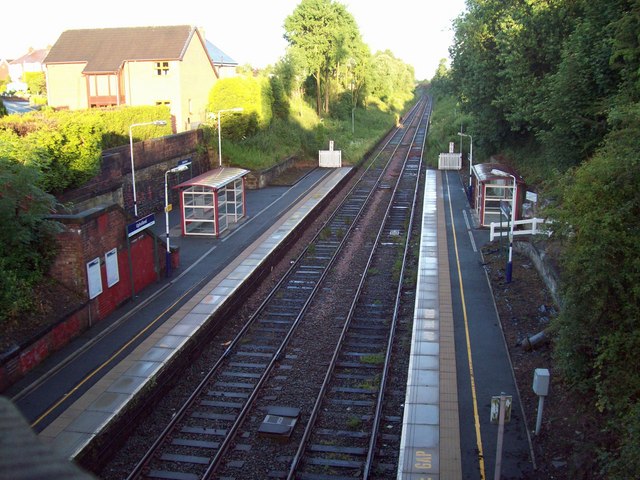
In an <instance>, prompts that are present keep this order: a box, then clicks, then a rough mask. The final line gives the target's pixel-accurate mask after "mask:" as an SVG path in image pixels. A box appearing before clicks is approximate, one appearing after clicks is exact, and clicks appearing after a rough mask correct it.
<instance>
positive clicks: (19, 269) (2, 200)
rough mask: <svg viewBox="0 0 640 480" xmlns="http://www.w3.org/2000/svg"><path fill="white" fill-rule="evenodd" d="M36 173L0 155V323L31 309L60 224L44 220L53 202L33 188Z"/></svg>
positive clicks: (52, 199) (51, 258)
mask: <svg viewBox="0 0 640 480" xmlns="http://www.w3.org/2000/svg"><path fill="white" fill-rule="evenodd" d="M37 176H38V172H37V171H36V170H35V169H33V168H31V167H27V166H23V165H20V164H18V163H15V162H12V161H10V160H8V159H6V158H5V157H3V156H1V155H0V192H1V193H0V224H2V226H3V227H2V228H1V229H0V245H2V247H3V254H2V255H1V256H0V320H5V319H6V318H8V317H11V316H14V315H16V314H17V313H18V312H22V311H26V310H28V309H29V307H30V301H31V289H32V288H33V286H34V285H36V284H37V283H38V282H39V281H40V280H41V279H42V278H43V276H44V275H45V274H46V272H47V271H48V269H49V267H50V265H51V262H52V260H53V258H54V257H55V253H56V248H55V246H56V244H55V240H54V234H55V233H56V232H57V231H59V229H60V228H61V227H60V225H59V224H58V223H56V222H53V221H51V220H47V218H46V217H47V215H48V214H49V213H50V212H51V210H52V209H53V207H54V206H55V203H56V202H55V199H54V198H53V197H52V196H51V195H48V194H46V193H44V192H43V191H42V190H41V189H39V188H38V187H36V186H35V185H36V183H37Z"/></svg>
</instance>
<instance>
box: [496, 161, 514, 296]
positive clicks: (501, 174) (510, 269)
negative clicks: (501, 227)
mask: <svg viewBox="0 0 640 480" xmlns="http://www.w3.org/2000/svg"><path fill="white" fill-rule="evenodd" d="M491 174H492V175H498V176H499V177H511V178H513V192H511V198H512V200H511V227H510V229H509V260H508V261H507V271H506V277H507V283H511V275H512V273H513V262H512V260H513V226H514V224H515V222H516V190H517V188H518V185H517V182H516V176H515V175H512V174H510V173H507V172H503V171H502V170H498V169H496V168H494V169H493V170H491Z"/></svg>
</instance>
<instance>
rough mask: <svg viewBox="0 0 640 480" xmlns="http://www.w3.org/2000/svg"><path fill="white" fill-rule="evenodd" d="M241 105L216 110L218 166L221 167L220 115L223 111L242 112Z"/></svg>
mask: <svg viewBox="0 0 640 480" xmlns="http://www.w3.org/2000/svg"><path fill="white" fill-rule="evenodd" d="M243 110H244V109H243V108H242V107H236V108H227V109H225V110H218V159H219V163H220V168H222V131H221V130H220V115H221V114H222V113H224V112H242V111H243Z"/></svg>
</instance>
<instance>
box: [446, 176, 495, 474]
mask: <svg viewBox="0 0 640 480" xmlns="http://www.w3.org/2000/svg"><path fill="white" fill-rule="evenodd" d="M444 176H445V178H446V179H447V194H448V196H449V213H450V214H451V231H452V232H453V248H454V249H455V252H456V264H457V267H458V280H459V282H460V298H461V301H462V316H463V318H464V333H465V337H466V341H467V358H468V360H469V376H470V379H471V397H472V400H473V419H474V422H475V427H476V443H477V447H478V461H479V467H480V478H481V479H482V480H484V478H485V472H484V451H483V449H482V437H481V436H480V416H479V415H478V399H477V397H476V381H475V375H474V373H473V358H472V356H471V339H470V336H469V319H468V317H467V305H466V301H465V298H464V286H463V285H462V269H461V268H460V256H459V254H458V239H457V236H456V226H455V223H454V220H453V206H452V205H451V189H450V188H449V177H448V175H446V174H445V175H444Z"/></svg>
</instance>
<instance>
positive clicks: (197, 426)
mask: <svg viewBox="0 0 640 480" xmlns="http://www.w3.org/2000/svg"><path fill="white" fill-rule="evenodd" d="M423 102H424V101H423ZM425 109H427V105H426V104H423V103H419V104H418V105H417V106H416V107H415V108H414V109H413V110H412V111H411V112H410V114H408V115H407V119H406V122H407V123H408V124H410V125H411V126H409V127H408V128H406V129H397V130H396V132H394V134H393V135H392V136H391V137H390V138H389V140H388V141H387V142H386V143H385V144H384V146H383V148H382V149H381V150H380V152H379V153H378V154H377V155H376V156H375V157H374V159H373V160H372V161H371V162H370V163H369V165H368V167H367V169H366V170H365V172H364V173H363V174H362V176H361V177H360V179H359V181H358V182H357V183H356V185H355V186H354V187H353V189H352V190H351V191H350V192H349V193H348V194H347V196H346V198H345V200H344V201H343V202H342V203H341V204H340V206H339V207H338V208H337V210H336V212H335V213H334V214H333V215H332V216H331V218H330V219H329V220H328V221H327V222H326V223H325V225H324V226H323V227H322V229H321V230H320V232H319V233H318V235H316V237H315V238H314V240H313V241H312V242H311V243H310V244H309V246H308V247H307V248H306V250H305V251H304V252H303V254H302V255H300V257H298V259H297V260H296V261H295V262H294V263H293V265H292V266H291V268H290V269H289V271H288V272H287V274H286V275H285V276H284V277H283V278H282V280H281V281H280V282H279V283H278V284H277V285H276V287H275V288H274V289H273V290H272V292H271V293H270V294H269V295H268V297H267V299H266V300H265V301H264V302H263V303H262V305H261V306H260V307H259V308H258V310H257V311H256V313H255V314H254V315H252V317H251V318H250V319H249V321H248V322H247V323H246V325H245V326H244V328H243V329H242V330H241V332H240V333H239V334H238V335H237V336H236V337H235V338H234V339H233V340H232V341H231V342H230V344H229V346H228V347H227V349H226V351H225V353H224V355H223V356H222V357H221V358H220V359H219V360H218V361H217V362H216V363H215V364H214V365H213V367H212V368H211V370H210V371H209V372H208V374H207V375H206V376H205V377H204V379H203V380H202V382H201V383H200V385H199V386H198V387H197V389H196V390H195V391H194V392H193V394H192V395H191V396H190V397H189V399H188V400H187V401H186V402H185V404H184V405H183V407H182V408H181V409H180V410H179V411H178V412H176V415H175V416H174V417H173V419H172V421H171V422H170V424H169V425H167V427H166V428H165V429H164V431H163V432H162V434H161V435H160V436H159V437H158V439H157V440H156V441H155V442H154V443H153V445H152V447H151V448H150V449H149V450H148V452H147V453H146V454H145V455H144V457H143V458H142V459H141V460H140V461H139V462H138V464H137V465H136V467H135V468H134V469H133V471H132V472H131V473H130V475H129V477H128V478H130V479H133V478H172V479H196V478H211V477H212V476H213V475H214V472H216V470H217V469H219V468H220V467H221V465H222V464H224V463H225V462H227V464H226V465H227V467H229V465H228V460H227V459H225V454H226V453H227V452H228V451H230V448H231V447H232V446H233V451H237V450H238V445H237V443H238V441H237V437H238V433H239V432H240V431H241V428H242V425H243V423H245V422H247V421H248V419H249V418H250V415H252V412H254V413H253V415H254V416H255V403H256V401H257V400H258V398H259V397H260V395H261V392H263V391H264V390H265V388H266V387H267V384H268V380H269V378H270V377H272V376H273V373H274V371H276V370H277V369H278V368H279V367H280V366H281V364H282V362H283V361H284V360H286V359H287V358H290V357H291V355H290V354H288V353H287V352H288V350H290V349H289V348H288V347H289V345H290V343H291V341H292V338H294V336H295V335H296V332H297V330H298V328H299V326H300V324H301V323H302V322H303V319H304V318H305V315H306V314H307V313H308V311H309V309H310V308H311V305H312V304H313V302H314V299H316V298H317V296H318V292H319V291H321V290H322V288H324V287H323V285H324V283H323V282H324V281H325V279H326V277H327V275H328V274H330V272H331V269H332V266H333V265H334V263H335V262H336V259H337V258H338V257H339V255H340V252H341V251H343V249H344V248H345V245H348V244H349V242H350V241H351V238H352V237H353V236H354V232H355V231H356V230H357V228H358V225H359V219H360V218H361V217H362V215H363V212H365V211H366V209H367V208H368V204H369V203H370V201H371V198H372V196H373V194H374V192H375V191H376V190H378V189H389V190H392V189H393V190H394V191H396V192H398V188H397V187H396V186H395V185H391V183H390V182H388V180H386V178H388V177H389V170H390V169H392V168H397V167H396V166H395V164H394V162H392V160H394V159H397V158H398V157H403V158H405V159H406V158H409V161H407V162H406V166H405V167H404V169H403V171H402V172H401V173H402V174H400V173H398V175H399V177H400V178H403V180H402V182H404V177H405V176H407V177H412V178H413V179H414V181H415V178H417V176H418V173H419V170H420V167H419V166H415V165H414V163H413V162H415V159H414V160H411V158H412V157H416V147H415V146H414V144H413V140H415V138H419V137H420V133H419V132H420V129H421V125H423V124H424V125H426V122H425V120H424V118H425ZM424 129H425V131H426V126H425V127H424ZM408 135H410V136H411V138H410V139H411V141H408V140H407V136H408ZM422 135H423V136H422V143H424V134H422ZM419 153H420V155H418V156H419V157H420V158H421V153H422V152H421V150H420V152H419ZM403 163H404V162H403ZM385 175H386V177H385ZM392 176H393V175H392ZM383 179H385V180H384V181H383ZM402 182H401V183H402ZM401 190H403V189H401ZM403 195H404V194H397V196H396V195H394V196H393V197H394V198H397V203H392V204H390V207H389V209H388V215H385V218H387V219H388V221H387V222H385V228H386V230H384V231H382V232H383V233H380V234H379V238H378V240H377V241H376V242H374V245H377V246H378V247H380V246H382V247H386V248H388V249H397V247H396V246H395V245H397V243H398V240H399V239H401V238H402V242H404V243H406V235H403V234H401V233H400V232H402V231H403V229H404V230H406V228H407V221H406V220H404V219H402V218H399V217H398V218H396V214H397V213H398V214H399V213H400V212H403V213H404V214H405V215H406V214H407V212H406V210H407V208H408V207H407V206H406V202H405V203H402V202H403V200H400V199H401V198H403ZM409 216H410V215H409ZM392 218H393V220H391V219H392ZM390 222H392V223H390ZM384 232H386V233H384ZM387 257H390V255H389V254H384V253H383V254H382V255H380V258H381V260H380V261H382V259H384V260H387V261H388V258H387ZM371 258H372V261H375V257H374V255H373V253H372V254H371ZM372 265H374V264H373V263H372ZM371 268H386V269H388V270H389V271H391V272H393V271H394V269H393V266H391V267H389V266H387V267H383V265H382V264H380V266H379V267H373V266H372V267H371ZM370 276H371V275H366V274H363V279H364V278H365V277H367V278H368V277H370ZM375 276H376V275H373V277H375ZM363 285H364V284H363ZM363 298H364V297H363ZM363 305H365V306H366V305H367V303H366V301H365V303H364V304H363ZM385 308H386V307H385ZM354 310H355V309H354ZM394 316H395V315H394ZM351 323H354V322H353V321H351ZM355 323H357V321H356V322H355ZM345 332H346V331H345ZM345 338H346V335H345ZM387 343H388V342H387ZM383 375H384V374H383ZM379 401H381V400H379ZM293 410H295V409H286V408H285V409H282V408H275V409H272V410H270V412H271V413H270V415H271V416H272V417H273V418H283V416H282V415H279V414H282V413H283V412H284V413H288V414H291V412H292V411H293ZM284 417H287V415H284ZM240 450H242V449H240ZM231 467H233V464H232V465H231Z"/></svg>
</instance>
